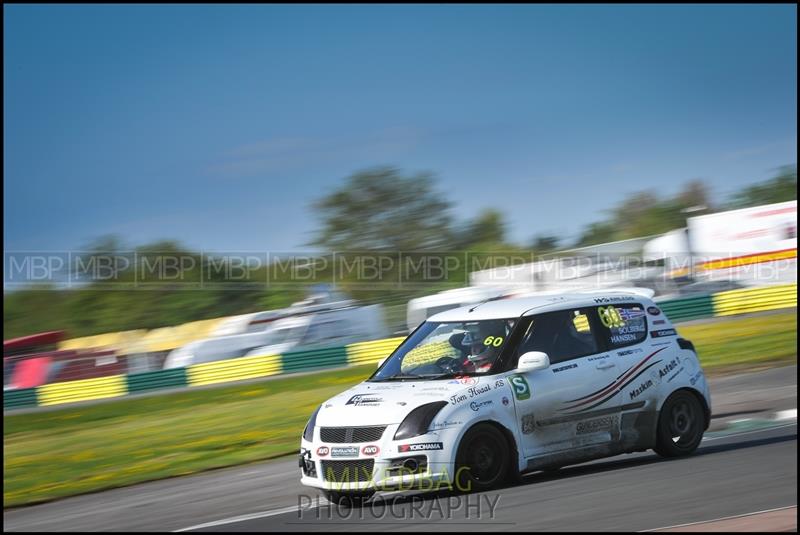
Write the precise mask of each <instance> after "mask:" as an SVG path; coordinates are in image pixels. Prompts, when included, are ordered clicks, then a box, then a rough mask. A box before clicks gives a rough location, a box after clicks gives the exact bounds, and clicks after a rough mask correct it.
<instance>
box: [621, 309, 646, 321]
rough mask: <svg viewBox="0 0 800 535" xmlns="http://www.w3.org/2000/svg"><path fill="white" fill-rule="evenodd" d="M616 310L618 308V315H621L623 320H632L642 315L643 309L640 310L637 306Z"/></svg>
mask: <svg viewBox="0 0 800 535" xmlns="http://www.w3.org/2000/svg"><path fill="white" fill-rule="evenodd" d="M618 310H619V315H620V316H622V319H624V320H632V319H636V318H641V317H642V316H644V310H642V309H641V308H639V307H635V308H620V309H618Z"/></svg>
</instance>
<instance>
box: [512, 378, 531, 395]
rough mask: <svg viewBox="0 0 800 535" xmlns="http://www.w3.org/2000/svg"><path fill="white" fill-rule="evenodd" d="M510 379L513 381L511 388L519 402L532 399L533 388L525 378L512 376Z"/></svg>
mask: <svg viewBox="0 0 800 535" xmlns="http://www.w3.org/2000/svg"><path fill="white" fill-rule="evenodd" d="M508 379H509V381H511V386H512V387H513V388H514V395H515V396H516V398H517V399H518V400H519V401H522V400H525V399H528V398H530V397H531V387H530V386H529V385H528V381H527V380H526V379H525V378H524V377H523V376H521V375H512V376H510V377H509V378H508Z"/></svg>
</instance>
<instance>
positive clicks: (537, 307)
mask: <svg viewBox="0 0 800 535" xmlns="http://www.w3.org/2000/svg"><path fill="white" fill-rule="evenodd" d="M652 296H653V291H652V290H650V289H648V288H624V289H617V288H615V289H613V290H611V289H608V290H588V291H575V292H559V293H545V292H541V293H538V294H528V295H525V296H519V297H512V298H506V299H498V300H493V301H486V302H483V303H478V304H474V305H467V306H463V307H459V308H454V309H451V310H446V311H444V312H439V313H438V314H434V315H433V316H431V317H430V318H428V320H427V321H436V322H439V321H445V322H446V321H475V320H488V319H505V318H517V317H519V316H522V315H526V316H529V315H532V314H540V313H542V312H551V311H554V310H563V309H565V308H579V307H586V306H596V305H603V304H613V303H615V302H619V303H632V302H640V303H643V304H644V305H645V306H647V305H650V304H652V301H651V298H652Z"/></svg>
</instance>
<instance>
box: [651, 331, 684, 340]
mask: <svg viewBox="0 0 800 535" xmlns="http://www.w3.org/2000/svg"><path fill="white" fill-rule="evenodd" d="M677 334H678V333H677V332H676V331H675V329H659V330H657V331H650V337H651V338H661V337H662V336H676V335H677Z"/></svg>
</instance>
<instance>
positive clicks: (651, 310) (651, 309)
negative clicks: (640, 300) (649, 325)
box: [647, 307, 661, 316]
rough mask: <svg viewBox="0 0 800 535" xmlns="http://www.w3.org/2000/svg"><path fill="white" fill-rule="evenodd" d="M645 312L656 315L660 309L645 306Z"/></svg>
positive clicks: (659, 312)
mask: <svg viewBox="0 0 800 535" xmlns="http://www.w3.org/2000/svg"><path fill="white" fill-rule="evenodd" d="M647 313H648V314H650V315H651V316H658V315H659V314H661V309H660V308H658V307H647Z"/></svg>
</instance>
